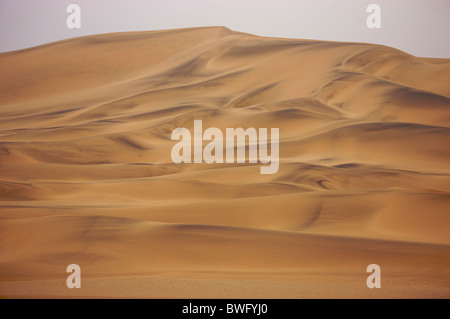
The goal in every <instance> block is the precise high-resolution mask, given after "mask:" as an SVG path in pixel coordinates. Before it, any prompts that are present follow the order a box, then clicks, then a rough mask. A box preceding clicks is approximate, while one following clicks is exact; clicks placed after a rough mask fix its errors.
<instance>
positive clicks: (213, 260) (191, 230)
mask: <svg viewBox="0 0 450 319" xmlns="http://www.w3.org/2000/svg"><path fill="white" fill-rule="evenodd" d="M0 69H1V70H2V72H1V73H0V280H1V282H0V295H1V296H6V297H14V296H19V297H36V296H37V297H46V296H47V297H59V296H65V297H79V296H90V297H130V296H132V297H136V296H137V297H165V298H167V297H169V298H170V297H200V298H201V297H208V298H211V297H247V298H252V297H256V298H259V297H270V298H289V297H290V298H299V297H319V298H323V297H362V298H365V297H389V298H390V297H394V298H395V297H450V232H449V231H448V229H449V226H450V196H449V194H450V164H449V163H450V147H449V145H450V60H445V59H440V60H439V63H436V62H434V61H433V60H430V59H425V58H418V57H414V56H411V55H409V54H406V53H404V52H401V51H398V50H396V49H393V48H389V47H384V46H379V45H372V44H361V43H339V42H324V41H310V40H293V39H276V38H264V37H258V36H254V35H250V34H245V33H239V32H235V31H231V30H229V29H227V28H223V27H210V28H193V29H178V30H167V31H152V32H130V33H116V34H104V35H95V36H88V37H82V38H75V39H70V40H65V41H59V42H55V43H50V44H47V45H43V46H39V47H34V48H30V49H26V50H20V51H14V52H8V53H1V54H0ZM194 120H202V121H203V127H204V129H205V128H207V127H217V128H219V129H221V130H222V131H223V132H225V128H227V127H232V128H237V127H242V128H248V127H254V128H273V127H276V128H279V129H280V166H279V171H278V173H276V174H273V175H261V174H260V170H259V169H260V165H261V164H260V163H257V164H248V163H244V164H242V163H241V164H206V163H201V164H199V163H197V164H174V163H173V162H172V159H171V156H170V154H171V149H172V147H173V145H174V144H175V142H174V141H172V140H171V133H172V130H173V129H175V128H177V127H185V128H188V129H190V130H191V132H192V131H193V125H194ZM374 263H375V264H378V265H380V266H381V269H382V282H383V286H382V289H372V290H371V289H368V288H367V287H366V277H367V275H368V274H367V273H366V267H367V265H369V264H374ZM69 264H79V265H80V266H81V268H82V278H83V280H86V283H87V284H86V286H83V288H82V289H80V290H76V289H75V290H73V289H72V290H69V289H68V288H66V287H65V279H66V276H67V275H68V274H67V273H66V267H67V265H69ZM83 282H84V281H83ZM148 286H157V287H158V290H156V292H155V290H152V291H149V289H148ZM118 287H120V288H118Z"/></svg>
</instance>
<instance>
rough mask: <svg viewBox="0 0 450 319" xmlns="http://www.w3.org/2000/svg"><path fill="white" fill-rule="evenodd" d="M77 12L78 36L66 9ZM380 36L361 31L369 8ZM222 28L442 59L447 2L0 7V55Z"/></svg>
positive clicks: (36, 1)
mask: <svg viewBox="0 0 450 319" xmlns="http://www.w3.org/2000/svg"><path fill="white" fill-rule="evenodd" d="M71 3H75V4H78V5H80V7H81V28H80V29H69V28H67V26H66V19H67V16H68V15H69V13H66V7H67V6H68V5H69V4H71ZM371 3H375V4H378V5H380V7H381V28H380V29H369V28H368V27H367V26H366V19H367V17H368V16H369V14H370V13H367V12H366V8H367V6H368V5H369V4H371ZM212 25H214V26H219V25H223V26H226V27H228V28H230V29H233V30H236V31H242V32H248V33H253V34H257V35H262V36H275V37H288V38H299V39H317V40H333V41H351V42H369V43H378V44H384V45H388V46H392V47H395V48H397V49H400V50H403V51H406V52H408V53H410V54H413V55H416V56H424V57H442V58H450V0H342V1H340V0H0V52H5V51H12V50H17V49H22V48H27V47H31V46H36V45H39V44H44V43H48V42H52V41H57V40H61V39H66V38H72V37H78V36H84V35H89V34H96V33H108V32H120V31H137V30H161V29H172V28H185V27H198V26H212Z"/></svg>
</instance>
